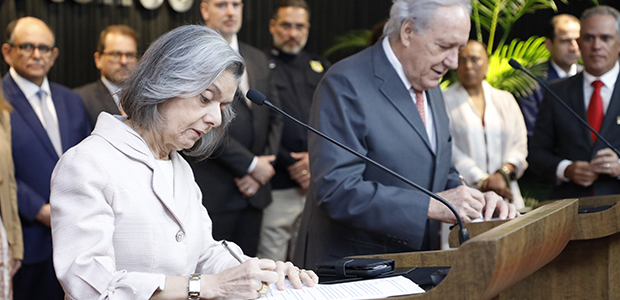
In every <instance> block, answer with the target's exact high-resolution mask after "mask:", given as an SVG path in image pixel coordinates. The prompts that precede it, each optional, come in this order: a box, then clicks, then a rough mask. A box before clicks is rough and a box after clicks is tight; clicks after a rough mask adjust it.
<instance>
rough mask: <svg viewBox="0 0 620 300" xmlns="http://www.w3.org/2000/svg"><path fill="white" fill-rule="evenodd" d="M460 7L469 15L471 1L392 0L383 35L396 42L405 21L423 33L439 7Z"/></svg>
mask: <svg viewBox="0 0 620 300" xmlns="http://www.w3.org/2000/svg"><path fill="white" fill-rule="evenodd" d="M453 5H462V6H463V7H465V8H466V9H467V12H468V13H471V0H394V4H392V8H391V9H390V19H389V20H388V21H387V23H385V27H384V28H383V35H385V36H388V37H389V38H390V39H391V40H397V39H398V37H399V35H400V27H401V26H402V25H403V22H405V21H406V20H413V21H414V22H413V29H415V30H416V31H417V32H418V33H423V32H424V31H425V30H426V29H428V26H429V25H430V22H431V20H432V19H433V16H434V15H435V12H436V11H437V9H438V8H439V7H441V6H453Z"/></svg>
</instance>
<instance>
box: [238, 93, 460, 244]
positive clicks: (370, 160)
mask: <svg viewBox="0 0 620 300" xmlns="http://www.w3.org/2000/svg"><path fill="white" fill-rule="evenodd" d="M250 90H251V89H250ZM248 98H250V97H248ZM254 103H257V104H259V105H261V104H265V105H267V106H268V107H269V108H271V109H273V110H275V111H277V112H279V113H281V114H282V115H284V116H285V117H287V118H289V119H290V120H292V121H293V122H295V123H297V124H299V125H301V126H303V127H304V128H306V129H308V130H310V131H312V132H314V133H315V134H317V135H319V136H321V137H323V138H325V139H327V140H328V141H330V142H332V143H334V144H336V145H338V146H339V147H340V148H342V149H344V150H347V151H348V152H349V153H351V154H353V155H355V156H357V157H359V158H361V159H363V160H364V161H367V162H369V163H371V164H373V165H374V166H376V167H378V168H380V169H382V170H383V171H385V172H388V173H390V174H391V175H392V176H394V177H396V178H398V179H400V180H401V181H403V182H404V183H406V184H408V185H410V186H412V187H414V188H416V189H418V190H419V191H421V192H423V193H424V194H426V195H428V196H429V197H431V198H434V199H437V200H438V201H439V202H441V203H443V204H444V205H445V206H447V207H448V209H450V211H451V212H452V213H453V214H454V215H455V216H456V220H457V222H458V225H459V227H460V229H459V242H460V243H461V244H463V243H464V242H466V241H468V240H469V233H468V232H467V229H465V226H463V220H462V219H461V216H460V215H459V213H458V212H457V211H456V209H455V208H454V206H452V204H450V202H448V201H447V200H445V199H443V198H442V197H440V196H439V195H436V194H434V193H433V192H431V191H429V190H427V189H425V188H423V187H421V186H420V185H418V184H416V183H415V182H413V181H411V180H409V179H407V178H405V177H403V176H402V175H400V174H398V173H396V172H394V171H392V170H390V169H388V168H387V167H385V166H383V165H381V164H380V163H378V162H376V161H374V160H372V159H370V158H368V157H366V156H364V155H362V154H361V153H359V152H357V151H355V150H353V149H351V148H349V147H348V146H346V145H344V144H342V143H340V142H338V141H336V140H334V139H333V138H331V137H329V136H327V135H326V134H324V133H322V132H320V131H318V130H316V129H314V128H312V127H310V126H308V125H306V124H305V123H303V122H301V121H299V120H297V119H295V118H294V117H292V116H291V115H289V114H287V113H286V112H284V111H283V110H281V109H280V108H278V107H276V106H275V105H273V104H272V103H271V102H269V100H266V99H265V100H264V102H263V103H258V102H254Z"/></svg>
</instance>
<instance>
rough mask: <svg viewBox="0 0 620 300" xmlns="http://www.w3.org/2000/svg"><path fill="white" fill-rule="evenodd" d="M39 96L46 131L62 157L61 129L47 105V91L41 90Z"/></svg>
mask: <svg viewBox="0 0 620 300" xmlns="http://www.w3.org/2000/svg"><path fill="white" fill-rule="evenodd" d="M37 96H39V100H40V101H41V114H42V115H43V122H45V124H44V126H45V131H47V136H48V137H49V138H50V141H51V142H52V145H53V146H54V150H56V153H57V154H58V157H60V156H61V155H62V143H61V142H60V131H59V129H58V124H57V123H56V122H55V121H54V117H52V113H51V112H50V110H49V108H48V107H47V93H46V92H45V91H44V90H39V92H38V93H37Z"/></svg>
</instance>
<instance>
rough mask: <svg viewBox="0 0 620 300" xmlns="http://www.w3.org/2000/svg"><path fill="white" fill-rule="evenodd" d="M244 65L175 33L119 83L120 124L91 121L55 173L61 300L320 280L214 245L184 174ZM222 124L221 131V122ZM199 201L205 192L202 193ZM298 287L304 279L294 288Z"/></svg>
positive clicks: (224, 112) (217, 291)
mask: <svg viewBox="0 0 620 300" xmlns="http://www.w3.org/2000/svg"><path fill="white" fill-rule="evenodd" d="M243 71H244V64H243V59H242V58H241V57H240V56H239V54H238V53H236V52H235V51H234V50H232V49H231V48H230V46H229V45H228V43H226V41H225V40H224V39H223V38H222V37H221V36H220V35H219V34H218V33H216V32H215V31H213V30H211V29H209V28H207V27H205V26H199V25H189V26H182V27H179V28H177V29H175V30H173V31H171V32H169V33H167V34H165V35H163V36H162V37H160V38H159V39H158V40H157V41H155V42H154V43H153V44H152V45H151V46H150V47H149V49H148V50H147V51H146V53H145V55H144V57H143V58H142V59H141V61H140V63H139V65H138V66H137V68H136V69H135V70H134V71H133V73H132V74H131V76H130V78H129V79H128V80H127V82H126V83H125V85H124V88H123V92H122V94H121V105H122V107H123V109H124V111H125V113H126V114H127V117H121V116H112V115H110V114H107V113H102V114H101V115H99V118H98V120H97V125H96V127H95V130H94V131H93V133H92V134H91V136H89V137H88V138H86V139H85V140H84V141H82V142H81V143H80V144H79V145H77V146H75V147H74V148H72V149H70V150H69V151H67V152H66V153H65V154H64V155H63V156H62V157H61V159H60V161H59V162H58V164H57V166H56V168H55V170H54V173H53V175H52V191H51V199H50V203H51V208H52V236H53V243H54V266H55V270H56V274H57V276H58V279H59V280H60V282H61V284H62V286H63V288H64V290H65V292H66V297H67V298H68V299H149V298H150V299H188V298H189V299H240V298H241V299H251V298H257V297H258V296H259V292H263V291H264V290H263V289H262V287H263V286H264V285H265V284H269V283H273V282H277V283H278V287H279V288H280V289H284V277H285V276H288V277H289V278H290V279H291V281H292V282H293V283H294V285H295V287H296V288H301V281H303V282H304V283H305V284H306V285H308V286H313V285H315V283H317V282H318V277H317V276H316V275H315V274H314V273H313V272H311V271H308V272H304V271H302V270H299V269H298V268H296V267H295V266H293V265H292V264H291V263H290V262H287V263H284V262H274V261H271V260H265V259H263V260H258V259H255V258H249V257H246V256H244V255H243V253H241V250H240V248H239V247H238V246H236V245H234V244H232V243H230V248H231V249H232V251H234V252H235V253H236V254H237V255H238V256H240V257H241V260H244V262H243V263H240V262H239V261H237V260H236V259H235V258H234V257H233V256H232V255H231V253H229V252H227V250H226V249H224V247H222V245H220V243H219V242H217V241H215V240H213V236H212V234H211V233H212V230H211V229H212V228H211V226H212V224H211V219H210V218H209V215H208V214H207V211H206V209H205V208H204V207H203V206H202V195H201V191H200V189H199V188H198V185H197V184H196V182H195V180H194V177H193V173H192V171H191V169H190V167H189V165H188V164H187V162H186V161H185V160H184V159H183V157H182V156H181V155H180V154H179V153H178V151H181V150H183V151H184V152H185V153H186V154H187V155H192V156H199V157H205V156H206V155H209V154H210V153H211V151H212V150H213V149H214V147H215V146H217V143H218V142H219V141H220V140H221V138H222V136H223V134H224V131H225V127H226V124H227V123H228V122H230V120H231V119H232V116H233V112H232V111H231V109H230V107H229V104H230V102H231V101H232V100H233V96H234V95H235V92H236V91H237V86H238V84H239V80H240V78H241V76H242V74H243ZM220 125H221V126H220ZM204 192H206V193H208V191H204ZM300 279H301V281H300Z"/></svg>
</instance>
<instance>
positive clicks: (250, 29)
mask: <svg viewBox="0 0 620 300" xmlns="http://www.w3.org/2000/svg"><path fill="white" fill-rule="evenodd" d="M102 1H103V0H94V1H92V2H90V3H87V4H79V3H77V2H75V1H74V0H64V2H61V3H55V2H52V1H50V0H0V28H2V31H3V41H4V40H5V37H4V35H5V34H4V28H6V25H7V24H8V23H9V22H10V21H11V20H14V19H16V18H19V17H24V16H34V17H37V18H40V19H42V20H44V21H45V22H47V23H48V24H49V25H50V27H52V29H53V30H54V32H55V34H56V46H57V47H58V48H59V49H60V55H59V57H58V59H57V60H56V64H55V65H54V67H53V68H52V70H51V71H50V74H49V78H50V80H52V81H55V82H59V83H61V84H64V85H67V86H69V87H76V86H80V85H82V84H85V83H88V82H91V81H93V80H95V79H96V78H98V77H99V72H98V70H97V69H96V68H95V65H94V62H93V53H94V52H95V48H96V43H97V38H98V36H99V32H100V31H101V30H102V29H103V28H105V27H106V26H108V25H110V24H126V25H129V26H131V27H133V28H134V29H136V31H137V32H138V33H139V34H140V38H141V40H140V42H139V50H141V51H144V50H145V49H146V48H147V47H148V45H149V43H150V42H152V41H153V40H155V39H156V38H157V37H159V36H160V35H161V34H163V33H165V32H167V31H169V30H171V29H173V28H175V27H177V26H180V25H184V24H202V23H203V20H202V17H201V15H200V10H199V6H200V1H201V0H194V3H193V5H192V8H191V9H190V10H189V11H188V12H186V13H178V12H176V11H174V10H173V9H172V8H171V6H170V5H169V4H168V2H167V0H165V1H164V3H163V4H162V5H161V7H159V8H157V9H154V10H147V9H145V8H144V7H143V6H142V5H141V4H140V2H139V0H133V3H132V6H129V7H128V6H122V5H121V4H120V1H119V0H109V1H113V2H114V3H113V4H112V5H104V4H102ZM307 1H308V4H309V5H310V6H311V8H312V17H311V23H312V27H311V29H310V37H309V40H308V45H307V47H306V49H307V50H309V51H311V52H314V53H319V54H320V53H323V52H324V51H325V50H326V49H328V48H329V47H330V46H331V45H333V44H334V43H335V37H336V36H339V35H342V34H344V33H346V32H348V31H350V30H353V29H371V28H372V27H373V25H374V24H376V23H377V22H379V21H381V20H383V19H385V18H387V17H388V15H389V8H390V6H391V4H392V1H391V0H307ZM273 2H274V0H245V1H244V21H243V27H242V29H241V31H240V33H239V39H240V40H242V41H244V42H247V43H249V44H251V45H254V46H257V47H259V48H261V49H263V48H266V47H268V46H269V44H270V42H271V39H270V36H269V30H268V24H269V18H270V14H271V6H272V5H273ZM556 2H558V11H559V12H560V13H571V14H574V15H576V16H579V15H580V14H581V12H582V11H583V10H584V9H586V8H588V7H590V6H592V3H591V2H590V1H589V0H582V1H579V0H570V4H569V5H565V4H563V3H562V2H561V1H559V0H556ZM599 2H601V3H602V4H608V5H611V6H614V7H616V8H620V1H618V0H607V1H599ZM553 14H554V12H553V11H552V10H547V11H539V12H537V13H536V14H533V15H526V16H524V17H522V18H521V20H519V22H518V23H517V24H516V26H515V28H514V29H513V32H512V34H511V38H521V39H526V38H528V37H529V36H531V35H542V34H543V32H542V30H543V28H544V26H543V25H544V23H545V22H546V21H547V20H548V19H549V18H550V17H551V16H553ZM7 71H8V66H7V64H6V63H4V60H2V62H1V63H0V74H2V75H4V74H6V72H7Z"/></svg>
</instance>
